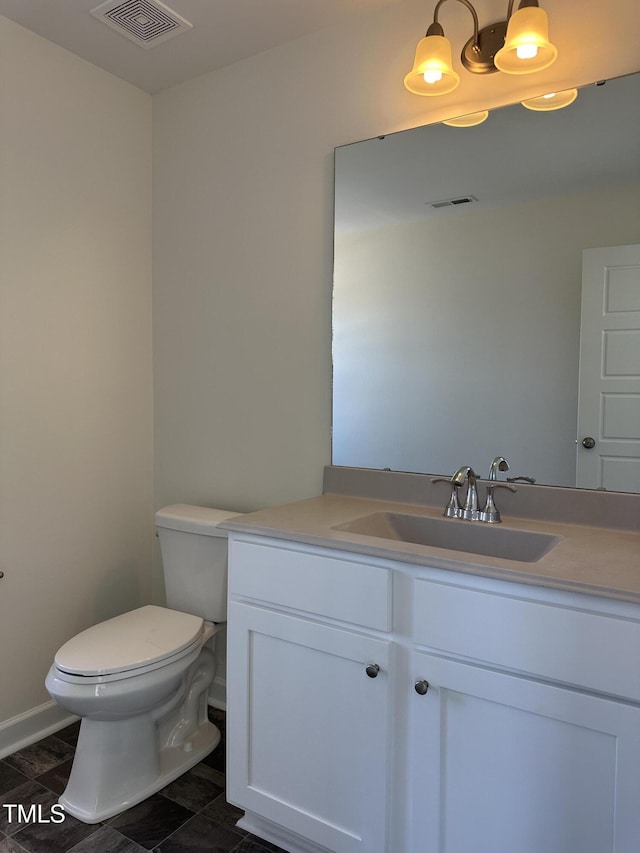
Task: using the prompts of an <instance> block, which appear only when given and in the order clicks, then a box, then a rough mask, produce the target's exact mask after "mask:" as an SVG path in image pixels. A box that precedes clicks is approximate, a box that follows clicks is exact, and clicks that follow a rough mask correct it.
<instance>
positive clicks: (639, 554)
mask: <svg viewBox="0 0 640 853" xmlns="http://www.w3.org/2000/svg"><path fill="white" fill-rule="evenodd" d="M376 512H391V513H404V514H409V515H416V516H423V517H427V518H442V508H439V507H434V506H425V505H421V504H410V503H400V502H397V501H388V500H378V499H376V500H374V499H370V498H363V497H353V496H349V495H342V494H324V495H322V496H321V497H317V498H311V499H309V500H302V501H296V502H295V503H291V504H286V505H284V506H278V507H273V508H270V509H264V510H260V511H258V512H253V513H249V514H247V515H241V516H235V517H234V518H232V519H229V520H228V521H225V522H223V523H222V524H221V527H224V528H226V529H228V530H234V531H240V532H244V533H253V534H259V535H264V536H271V537H274V538H277V539H286V540H288V541H291V542H300V543H305V544H309V545H319V546H322V547H327V548H335V549H340V550H343V551H351V552H355V553H358V554H365V555H370V556H373V557H382V558H386V559H390V560H397V561H400V562H403V563H410V564H413V565H417V566H432V567H435V568H440V569H448V570H453V571H458V572H464V573H465V574H473V575H482V576H484V577H491V578H498V579H501V580H509V581H517V582H519V583H526V584H533V585H536V586H544V587H552V588H554V589H564V590H570V591H573V592H582V593H587V594H590V595H601V596H604V597H606V598H614V599H619V600H623V601H632V602H636V603H640V532H638V531H637V530H615V529H611V528H606V527H596V526H592V525H582V524H567V523H556V522H551V521H545V520H535V519H529V518H517V517H511V516H505V515H504V514H503V518H502V523H501V524H499V525H495V527H497V528H501V529H503V530H505V531H506V530H508V529H516V530H525V531H532V532H537V533H547V534H551V535H553V536H556V537H559V542H558V544H556V545H555V547H553V548H552V550H551V551H549V552H548V553H547V554H545V555H544V556H543V557H542V558H541V559H539V560H537V561H536V562H520V561H515V560H507V559H498V558H495V557H486V556H482V555H480V554H470V553H466V552H460V551H452V550H448V549H445V548H434V547H431V546H426V545H417V544H412V543H410V542H402V541H397V540H390V539H384V538H380V537H377V536H368V535H362V534H358V533H353V532H349V531H344V530H336V529H335V528H336V527H337V526H338V525H341V524H344V523H346V522H349V521H351V520H353V519H357V518H360V517H362V516H366V515H370V514H372V513H376ZM445 523H450V524H453V525H457V524H464V525H467V524H474V525H475V524H482V522H471V521H459V520H457V519H445ZM492 527H494V526H492Z"/></svg>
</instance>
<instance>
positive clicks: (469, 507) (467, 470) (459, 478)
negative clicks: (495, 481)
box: [453, 465, 480, 521]
mask: <svg viewBox="0 0 640 853" xmlns="http://www.w3.org/2000/svg"><path fill="white" fill-rule="evenodd" d="M465 480H467V481H468V486H467V495H466V497H465V499H464V504H463V506H462V511H461V512H460V516H459V517H460V518H465V519H466V520H467V521H478V519H479V518H480V508H479V507H478V483H477V479H476V472H475V471H474V470H473V468H472V467H471V466H470V465H463V466H462V467H461V468H458V470H457V471H456V473H455V474H454V475H453V482H454V483H457V484H458V485H459V486H462V485H463V483H464V481H465Z"/></svg>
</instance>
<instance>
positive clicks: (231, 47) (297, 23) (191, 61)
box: [0, 0, 401, 93]
mask: <svg viewBox="0 0 640 853" xmlns="http://www.w3.org/2000/svg"><path fill="white" fill-rule="evenodd" d="M164 2H165V5H166V6H168V7H169V9H170V10H172V11H173V12H175V13H177V14H178V15H180V16H182V17H183V18H186V19H187V20H188V21H189V22H190V23H191V24H192V25H193V29H191V30H189V31H187V32H184V33H180V34H179V35H177V36H175V37H174V38H171V39H169V40H168V41H165V42H163V43H160V44H157V45H156V46H155V47H153V48H151V49H149V50H146V49H145V48H144V47H140V46H139V45H137V44H135V43H134V42H132V41H130V40H129V39H128V38H126V37H125V36H124V35H120V33H119V32H116V31H114V30H113V29H111V28H110V27H108V26H106V25H105V24H104V23H103V22H102V21H100V20H98V19H97V18H95V17H94V16H92V15H91V14H90V10H91V9H93V8H95V7H96V6H98V5H100V3H101V0H0V15H4V16H5V17H7V18H10V19H11V20H12V21H15V22H16V23H18V24H21V25H22V26H24V27H26V28H27V29H30V30H32V31H33V32H35V33H38V35H41V36H44V38H46V39H49V40H50V41H52V42H54V43H55V44H58V45H60V46H61V47H64V48H66V49H67V50H70V51H72V52H73V53H75V54H77V55H78V56H81V57H82V58H83V59H87V60H88V61H89V62H92V63H94V64H95V65H98V66H100V67H101V68H104V69H105V70H107V71H110V72H111V73H112V74H115V75H117V76H118V77H122V78H123V79H124V80H128V81H129V82H130V83H133V84H134V85H135V86H138V87H140V88H141V89H144V90H145V91H147V92H150V93H154V92H159V91H160V90H162V89H166V88H168V87H169V86H174V85H176V84H178V83H183V82H184V81H185V80H189V79H191V78H192V77H197V76H198V75H200V74H204V73H205V72H207V71H213V70H215V69H217V68H222V67H223V66H225V65H231V64H232V63H234V62H237V61H239V60H241V59H245V58H247V57H248V56H253V55H255V54H257V53H261V52H262V51H265V50H269V49H270V48H273V47H276V46H277V45H281V44H284V43H285V42H288V41H292V40H293V39H296V38H299V37H301V36H303V35H306V34H308V33H311V32H314V31H316V30H320V29H323V28H324V27H328V26H332V25H333V24H337V23H339V22H341V21H344V20H345V19H347V18H348V17H350V16H352V15H356V14H362V13H366V12H370V11H373V10H375V9H379V8H381V7H383V6H391V5H394V4H396V3H398V2H401V0H164Z"/></svg>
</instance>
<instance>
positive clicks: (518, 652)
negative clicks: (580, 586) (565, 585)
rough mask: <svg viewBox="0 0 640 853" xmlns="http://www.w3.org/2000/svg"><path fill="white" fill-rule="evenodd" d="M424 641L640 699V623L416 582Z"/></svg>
mask: <svg viewBox="0 0 640 853" xmlns="http://www.w3.org/2000/svg"><path fill="white" fill-rule="evenodd" d="M413 615H414V638H415V641H416V643H418V644H420V645H423V646H427V647H430V648H432V649H438V650H441V651H443V652H447V653H449V654H453V655H456V656H457V655H460V656H464V657H468V658H474V659H476V660H480V661H483V662H487V663H489V664H491V665H494V666H497V667H500V668H503V667H505V668H509V669H515V670H519V671H521V672H525V673H529V674H532V675H535V676H538V677H541V678H545V679H548V680H552V681H561V682H564V683H566V684H572V685H576V686H578V687H584V688H587V689H590V690H595V691H598V692H602V693H609V694H612V695H615V696H622V697H625V698H628V699H631V700H633V701H640V664H639V662H640V622H639V621H635V620H633V619H629V618H622V617H617V616H612V615H605V614H600V613H595V612H592V611H590V610H587V609H586V608H585V609H580V608H579V607H575V608H574V607H561V606H557V605H552V604H545V603H543V602H539V601H531V600H526V599H524V598H515V597H508V596H502V595H499V594H496V593H493V592H481V591H478V590H474V589H467V588H464V587H459V586H454V585H449V584H443V583H436V582H432V581H422V580H416V584H415V596H414V614H413Z"/></svg>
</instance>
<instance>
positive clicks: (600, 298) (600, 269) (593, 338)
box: [576, 245, 640, 492]
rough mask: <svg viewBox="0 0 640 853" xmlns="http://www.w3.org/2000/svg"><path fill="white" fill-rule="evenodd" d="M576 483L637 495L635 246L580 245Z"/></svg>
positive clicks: (639, 366) (639, 355)
mask: <svg viewBox="0 0 640 853" xmlns="http://www.w3.org/2000/svg"><path fill="white" fill-rule="evenodd" d="M577 447H578V450H577V453H578V455H577V460H576V485H577V486H578V487H579V488H585V489H597V488H605V489H611V490H618V491H623V492H640V245H638V246H614V247H611V248H601V249H585V250H584V252H583V262H582V322H581V331H580V380H579V396H578V436H577Z"/></svg>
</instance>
